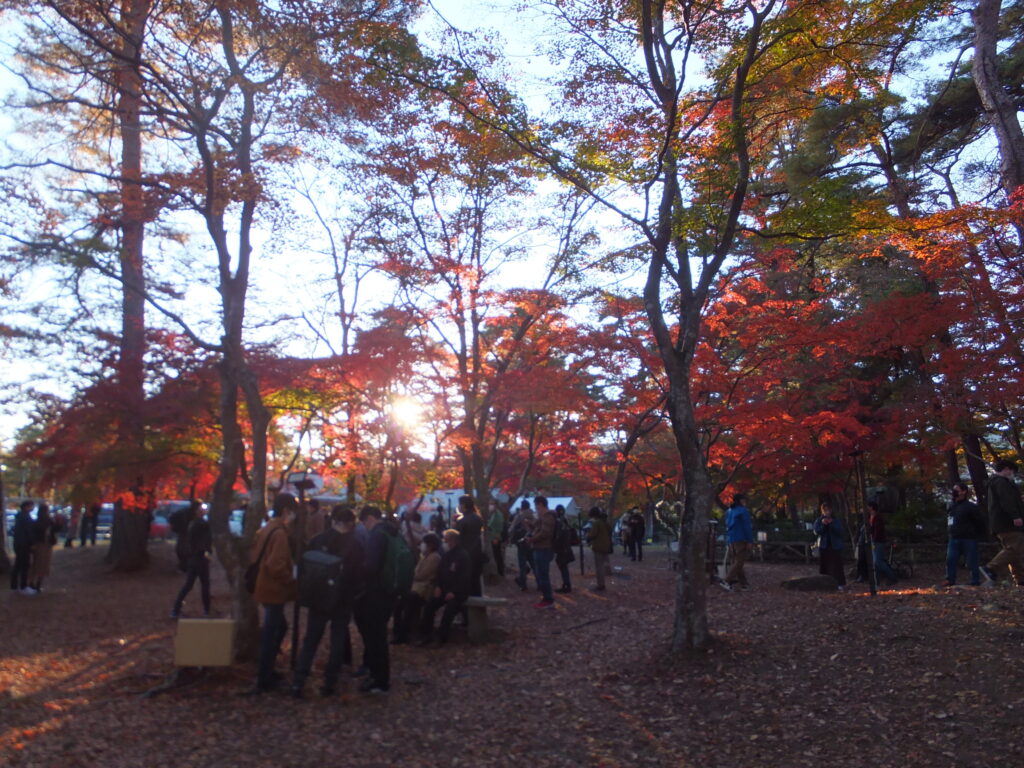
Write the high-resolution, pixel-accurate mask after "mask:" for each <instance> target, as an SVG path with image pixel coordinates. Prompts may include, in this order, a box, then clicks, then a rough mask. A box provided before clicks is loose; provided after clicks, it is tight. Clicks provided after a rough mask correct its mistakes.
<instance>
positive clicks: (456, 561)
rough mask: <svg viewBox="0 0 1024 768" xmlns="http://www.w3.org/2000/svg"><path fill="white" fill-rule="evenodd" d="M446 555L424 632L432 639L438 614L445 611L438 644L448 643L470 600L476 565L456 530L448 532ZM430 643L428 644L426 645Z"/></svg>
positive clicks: (442, 558)
mask: <svg viewBox="0 0 1024 768" xmlns="http://www.w3.org/2000/svg"><path fill="white" fill-rule="evenodd" d="M444 546H445V553H444V554H443V555H442V556H441V565H440V568H439V569H438V571H437V587H435V588H434V596H433V598H432V599H431V600H430V602H429V603H427V608H426V611H425V612H424V614H423V624H422V625H421V627H420V631H421V633H422V634H423V636H424V638H428V637H430V635H431V633H432V632H433V629H434V614H436V613H437V611H438V610H439V609H441V608H444V612H443V613H442V614H441V624H440V626H439V627H438V630H437V636H436V638H435V640H434V642H435V644H436V645H444V644H445V643H446V642H448V632H449V630H451V626H452V621H454V620H455V617H456V616H458V615H459V614H460V613H462V609H463V607H464V606H465V605H466V600H467V599H468V598H469V595H470V591H471V586H472V584H471V581H472V563H471V562H470V557H469V553H468V552H467V551H466V548H465V547H464V546H463V545H462V536H461V534H460V533H459V532H458V531H457V530H455V529H449V530H447V531H445V532H444ZM426 642H427V641H426V640H425V641H424V644H425V643H426Z"/></svg>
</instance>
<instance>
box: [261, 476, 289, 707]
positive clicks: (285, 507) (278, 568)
mask: <svg viewBox="0 0 1024 768" xmlns="http://www.w3.org/2000/svg"><path fill="white" fill-rule="evenodd" d="M298 511H299V502H298V501H297V500H296V498H295V497H294V496H292V495H291V494H290V493H279V494H278V495H277V496H276V497H275V498H274V507H273V512H272V517H271V520H270V522H269V523H267V524H266V525H265V526H264V527H263V528H261V529H260V530H259V532H258V533H257V534H256V539H255V541H253V543H252V550H251V551H250V553H249V560H250V562H256V561H257V559H258V560H259V570H258V573H257V576H256V589H255V591H254V592H253V597H254V598H255V599H256V602H258V603H260V604H261V605H262V606H263V626H262V627H261V628H260V656H259V664H258V667H257V673H256V687H255V688H253V690H252V691H250V693H263V692H264V691H270V690H273V689H274V688H276V687H277V686H278V685H279V684H280V683H281V679H282V677H281V675H280V674H279V673H278V672H276V671H275V670H274V662H275V661H276V660H277V654H278V652H279V651H280V650H281V641H282V640H284V637H285V635H286V634H287V633H288V620H287V619H286V618H285V613H284V606H285V604H286V603H290V602H292V601H293V600H294V599H295V597H296V595H297V592H298V583H297V582H296V581H295V561H294V560H293V559H292V549H291V544H290V542H289V528H290V527H291V525H292V524H293V523H294V522H295V518H296V516H297V515H298Z"/></svg>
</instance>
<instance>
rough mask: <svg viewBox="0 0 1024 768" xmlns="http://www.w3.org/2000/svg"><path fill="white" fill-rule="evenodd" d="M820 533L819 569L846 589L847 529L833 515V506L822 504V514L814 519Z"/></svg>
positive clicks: (839, 586) (815, 530)
mask: <svg viewBox="0 0 1024 768" xmlns="http://www.w3.org/2000/svg"><path fill="white" fill-rule="evenodd" d="M814 532H815V533H816V534H817V535H818V558H819V564H818V565H819V571H820V572H821V573H823V574H825V575H827V576H831V577H832V578H834V579H835V580H836V584H837V585H838V588H839V590H840V591H842V590H844V589H846V571H845V570H844V568H843V546H844V543H843V537H844V536H845V531H844V530H843V524H842V522H840V520H839V518H837V517H833V516H832V508H831V507H830V506H829V505H828V504H827V503H825V504H822V505H821V515H820V516H819V517H818V519H817V520H815V521H814Z"/></svg>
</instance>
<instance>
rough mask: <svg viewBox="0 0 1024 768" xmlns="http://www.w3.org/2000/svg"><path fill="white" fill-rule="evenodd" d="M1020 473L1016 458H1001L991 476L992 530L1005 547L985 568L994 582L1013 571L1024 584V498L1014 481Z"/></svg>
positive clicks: (989, 505)
mask: <svg viewBox="0 0 1024 768" xmlns="http://www.w3.org/2000/svg"><path fill="white" fill-rule="evenodd" d="M1016 474H1017V464H1016V463H1015V462H1012V461H1010V460H1008V459H1000V460H999V461H997V462H996V473H995V474H994V475H992V477H990V478H989V480H988V523H989V533H991V534H992V535H993V536H995V537H996V538H997V539H999V544H1000V545H1001V547H1002V548H1001V549H1000V550H999V551H998V552H997V553H996V556H995V557H993V558H992V559H991V560H989V562H988V564H987V565H986V566H984V567H983V568H981V572H982V574H983V575H984V576H985V578H986V579H987V580H988V581H992V582H994V581H996V580H997V579H1001V578H1004V577H1005V575H1006V574H1007V572H1009V574H1011V575H1012V576H1013V580H1014V582H1015V583H1016V584H1017V586H1018V587H1020V586H1024V502H1022V501H1021V497H1020V490H1019V489H1018V488H1017V484H1016V483H1015V482H1014V481H1013V478H1014V477H1015V476H1016Z"/></svg>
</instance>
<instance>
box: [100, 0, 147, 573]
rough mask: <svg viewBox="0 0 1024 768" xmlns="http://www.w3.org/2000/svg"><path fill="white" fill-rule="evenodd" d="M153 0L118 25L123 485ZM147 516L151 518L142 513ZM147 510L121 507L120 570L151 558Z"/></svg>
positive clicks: (135, 434) (140, 291)
mask: <svg viewBox="0 0 1024 768" xmlns="http://www.w3.org/2000/svg"><path fill="white" fill-rule="evenodd" d="M150 4H151V0H123V1H122V3H121V25H120V29H119V34H120V39H121V50H120V54H119V56H118V57H117V58H116V59H115V62H114V65H115V68H116V70H117V73H118V90H117V120H118V128H119V132H120V139H121V180H120V193H121V250H120V254H119V256H120V266H121V342H120V354H119V356H118V366H117V377H118V385H119V387H120V390H121V398H122V400H121V409H122V410H121V419H120V424H119V426H118V440H119V445H120V447H121V451H120V454H119V461H120V462H121V466H120V467H119V468H118V482H117V485H118V490H123V489H125V488H127V487H128V485H129V484H130V482H131V481H132V480H134V479H135V476H136V475H137V474H138V472H139V470H140V466H139V465H138V463H137V462H138V461H139V460H140V459H141V458H143V457H144V456H145V448H146V446H145V424H144V423H143V405H144V403H145V390H144V384H145V369H144V357H145V353H146V314H145V306H146V305H145V298H144V297H145V276H144V272H143V251H142V245H143V237H144V234H145V201H144V199H143V193H142V192H143V190H142V123H141V107H142V75H141V73H140V71H139V60H140V58H141V55H142V44H143V39H144V36H145V31H146V20H147V18H148V16H149V11H150ZM141 517H146V518H147V519H144V520H143V519H140V518H141ZM148 540H149V520H148V516H141V515H138V514H135V513H128V512H126V511H124V510H122V509H121V508H120V507H118V508H117V509H115V512H114V525H113V527H112V530H111V534H110V550H109V551H108V553H107V558H106V561H107V562H108V563H110V564H111V565H113V567H114V568H115V569H116V570H128V571H132V570H137V569H139V568H142V567H145V565H146V564H148V562H149V555H148V553H147V551H146V545H147V543H148Z"/></svg>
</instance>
